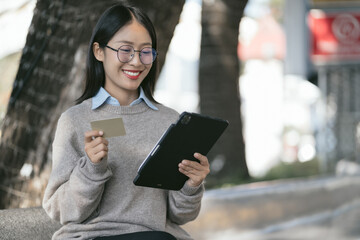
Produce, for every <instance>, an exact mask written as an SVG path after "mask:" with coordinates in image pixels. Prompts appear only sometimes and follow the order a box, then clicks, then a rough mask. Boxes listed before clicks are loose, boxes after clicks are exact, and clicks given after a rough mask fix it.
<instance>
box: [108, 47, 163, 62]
mask: <svg viewBox="0 0 360 240" xmlns="http://www.w3.org/2000/svg"><path fill="white" fill-rule="evenodd" d="M106 47H107V48H109V49H111V50H113V51H115V52H117V57H118V59H119V61H120V62H122V63H127V62H130V61H131V59H133V58H134V55H135V52H139V56H140V61H141V62H142V63H143V64H145V65H148V64H151V63H152V62H154V61H155V59H156V56H157V52H156V50H155V49H153V48H151V47H145V48H143V49H141V50H135V49H134V48H133V47H132V46H130V45H123V46H121V47H119V48H118V49H115V48H112V47H110V46H107V45H106Z"/></svg>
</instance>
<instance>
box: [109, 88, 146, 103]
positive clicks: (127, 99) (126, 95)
mask: <svg viewBox="0 0 360 240" xmlns="http://www.w3.org/2000/svg"><path fill="white" fill-rule="evenodd" d="M105 90H106V91H107V92H108V93H110V95H111V96H113V97H114V98H116V100H118V101H119V103H120V105H121V106H129V105H130V104H131V103H132V102H133V101H135V100H136V99H137V98H138V97H139V90H138V89H136V90H134V91H127V90H124V91H116V92H114V91H111V89H106V88H105Z"/></svg>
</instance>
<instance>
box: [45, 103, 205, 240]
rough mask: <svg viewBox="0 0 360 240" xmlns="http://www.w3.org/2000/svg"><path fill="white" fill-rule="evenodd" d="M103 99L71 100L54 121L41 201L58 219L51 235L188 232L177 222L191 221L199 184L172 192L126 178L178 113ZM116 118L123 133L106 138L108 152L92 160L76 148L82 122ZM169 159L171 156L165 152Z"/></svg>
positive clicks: (86, 126) (184, 239) (181, 239)
mask: <svg viewBox="0 0 360 240" xmlns="http://www.w3.org/2000/svg"><path fill="white" fill-rule="evenodd" d="M155 105H156V107H157V108H158V109H159V110H158V111H156V110H153V109H151V108H149V107H148V106H147V105H146V104H145V103H144V102H141V103H139V104H137V105H134V106H111V105H107V104H105V105H103V106H101V107H100V108H97V109H95V110H92V109H91V99H88V100H85V101H84V102H83V103H81V104H79V105H76V106H74V107H71V108H70V109H68V110H67V111H66V112H64V113H63V114H62V115H61V117H60V118H59V121H58V126H57V129H56V133H55V139H54V142H53V159H52V160H53V165H52V172H51V176H50V179H49V182H48V185H47V188H46V190H45V194H44V199H43V208H44V209H45V211H46V212H47V214H48V215H49V216H50V217H51V218H52V219H55V220H57V221H59V222H60V223H61V224H62V225H63V226H62V227H61V228H60V229H59V230H58V231H57V232H56V233H55V234H54V236H53V238H52V239H93V238H95V237H99V236H113V235H119V234H125V233H131V232H139V231H149V230H150V231H165V232H169V233H170V234H172V235H174V236H175V237H176V238H177V239H178V240H190V239H192V238H191V237H190V236H189V235H188V234H187V233H186V232H185V231H184V230H183V229H182V228H181V227H180V225H182V224H185V223H187V222H189V221H192V220H194V219H195V218H196V217H197V215H198V213H199V211H200V205H201V198H202V195H203V192H204V186H203V185H200V186H199V187H195V188H194V187H190V186H188V185H187V184H185V185H184V187H183V188H182V189H181V190H179V191H168V190H163V189H155V188H146V187H139V186H135V185H134V184H133V179H134V177H135V176H136V174H137V170H138V168H139V166H140V164H141V163H142V161H143V160H144V159H145V158H146V156H147V155H148V153H149V152H150V151H151V149H152V148H153V147H154V145H155V144H156V143H157V141H158V140H159V138H160V137H161V135H162V134H163V132H164V131H166V129H167V128H168V127H169V126H170V124H172V123H174V122H175V121H176V120H177V119H178V116H179V114H178V113H177V112H176V111H174V110H172V109H170V108H167V107H165V106H163V105H161V104H155ZM117 117H121V118H122V119H123V122H124V126H125V130H126V135H125V136H119V137H112V138H108V139H107V140H108V141H109V145H108V149H109V150H108V156H107V157H106V158H104V159H103V160H102V161H101V162H100V163H96V164H95V163H92V162H91V161H90V159H89V158H88V157H87V155H86V153H85V149H84V133H85V132H86V131H90V130H91V126H90V122H91V121H96V120H103V119H111V118H117ZM169 161H171V156H169Z"/></svg>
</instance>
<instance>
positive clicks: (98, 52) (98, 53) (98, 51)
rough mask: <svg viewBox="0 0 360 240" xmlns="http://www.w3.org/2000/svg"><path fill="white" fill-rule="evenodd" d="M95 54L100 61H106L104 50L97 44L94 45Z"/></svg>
mask: <svg viewBox="0 0 360 240" xmlns="http://www.w3.org/2000/svg"><path fill="white" fill-rule="evenodd" d="M93 53H94V56H95V58H96V59H97V60H98V61H100V62H102V61H104V49H102V48H101V47H100V45H99V43H97V42H94V43H93Z"/></svg>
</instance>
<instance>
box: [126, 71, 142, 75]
mask: <svg viewBox="0 0 360 240" xmlns="http://www.w3.org/2000/svg"><path fill="white" fill-rule="evenodd" d="M124 73H126V74H127V75H130V76H137V75H139V74H140V72H128V71H124Z"/></svg>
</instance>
